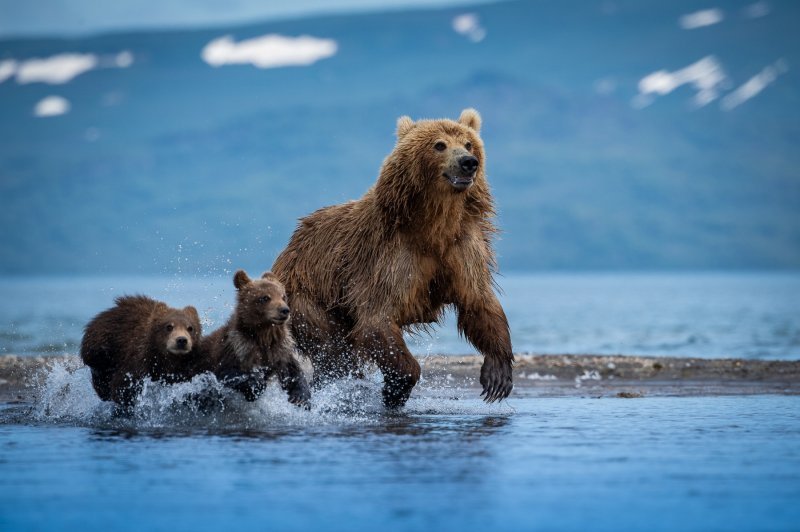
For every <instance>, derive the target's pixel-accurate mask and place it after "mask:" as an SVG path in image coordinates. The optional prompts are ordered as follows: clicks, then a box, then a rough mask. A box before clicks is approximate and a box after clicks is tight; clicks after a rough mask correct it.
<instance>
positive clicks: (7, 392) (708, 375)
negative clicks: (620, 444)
mask: <svg viewBox="0 0 800 532" xmlns="http://www.w3.org/2000/svg"><path fill="white" fill-rule="evenodd" d="M419 360H420V363H421V364H422V368H423V369H422V372H423V379H424V380H423V386H424V385H425V383H426V382H428V383H431V384H432V386H436V385H437V383H440V384H442V385H447V386H453V387H462V388H473V387H474V388H477V387H478V383H477V378H478V375H479V371H480V365H481V361H482V358H481V357H479V356H474V355H465V356H443V355H428V356H422V357H419ZM516 360H517V362H516V364H515V367H514V385H515V391H514V395H518V396H521V397H524V396H531V395H533V396H569V395H577V396H585V395H591V396H601V397H604V396H612V397H625V398H628V397H631V398H635V397H643V396H654V395H678V396H702V395H732V394H792V395H795V394H798V395H800V361H776V360H743V359H702V358H677V357H640V356H596V355H531V354H518V355H516ZM55 363H62V364H64V365H66V366H67V367H69V368H78V367H80V366H81V362H80V360H79V359H78V357H76V356H16V355H3V356H0V402H2V403H12V402H29V401H32V400H33V399H34V394H35V387H34V386H32V384H33V383H35V382H36V378H37V375H41V374H42V372H46V371H47V369H48V368H49V367H51V366H52V365H53V364H55ZM512 397H513V395H512Z"/></svg>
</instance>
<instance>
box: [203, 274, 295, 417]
mask: <svg viewBox="0 0 800 532" xmlns="http://www.w3.org/2000/svg"><path fill="white" fill-rule="evenodd" d="M234 286H235V287H236V290H237V302H236V308H235V309H234V312H233V315H232V316H231V317H230V319H229V320H228V322H227V323H226V324H225V325H224V326H222V327H220V328H219V329H217V330H216V331H214V332H213V333H211V334H210V335H208V336H207V337H205V338H203V340H202V341H201V347H200V351H201V353H202V358H203V360H204V361H205V364H206V369H208V370H209V371H212V372H213V373H214V374H215V375H216V376H217V378H218V379H219V380H220V381H221V382H223V383H224V384H226V385H227V386H229V387H231V388H234V389H236V390H238V391H240V392H241V393H242V394H244V396H245V398H246V399H247V400H248V401H255V400H256V399H257V398H258V397H259V396H260V395H261V393H262V392H263V391H264V388H265V387H266V384H267V380H268V379H269V378H270V377H271V376H272V375H273V374H274V375H276V376H277V377H278V382H279V383H280V385H281V387H282V388H283V389H284V390H285V391H286V392H287V393H288V394H289V401H290V402H292V403H295V404H299V405H307V404H308V401H309V399H310V396H311V395H310V391H309V387H308V384H307V382H306V379H305V376H304V375H303V372H302V371H301V369H300V366H299V364H298V362H297V359H296V358H295V343H294V339H293V337H292V333H291V330H290V327H289V323H290V321H289V313H288V311H289V308H288V307H287V305H286V292H285V290H284V288H283V285H282V284H281V283H280V281H278V279H277V277H275V276H274V275H273V274H272V273H270V272H266V273H265V274H264V275H263V276H262V277H261V278H260V279H255V280H252V279H250V277H248V275H247V274H246V273H245V272H244V271H242V270H239V271H238V272H236V275H235V276H234Z"/></svg>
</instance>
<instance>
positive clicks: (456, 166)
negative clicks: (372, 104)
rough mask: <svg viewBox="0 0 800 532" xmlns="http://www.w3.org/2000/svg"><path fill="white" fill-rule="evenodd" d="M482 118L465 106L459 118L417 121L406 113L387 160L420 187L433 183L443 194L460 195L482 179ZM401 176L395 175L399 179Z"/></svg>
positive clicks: (399, 121) (400, 120) (388, 166)
mask: <svg viewBox="0 0 800 532" xmlns="http://www.w3.org/2000/svg"><path fill="white" fill-rule="evenodd" d="M480 129H481V117H480V115H479V114H478V111H476V110H475V109H464V111H462V113H461V116H460V117H459V119H458V121H453V120H418V121H417V122H414V121H413V120H411V118H409V117H407V116H403V117H400V119H399V120H398V121H397V146H396V147H395V150H394V152H393V153H392V155H391V156H390V157H389V159H387V163H386V164H387V167H386V168H387V169H388V168H392V165H396V168H394V170H395V171H400V172H402V173H403V174H404V175H403V177H404V178H405V179H406V180H408V179H411V180H414V181H416V183H415V184H416V185H417V186H421V187H426V188H427V187H430V186H434V187H436V188H437V189H438V190H440V191H441V192H443V193H450V194H459V193H463V192H464V191H466V190H468V189H470V188H471V187H473V186H474V185H475V184H476V183H478V182H480V181H483V179H484V177H483V164H484V157H483V142H482V141H481V137H480V135H479V133H480ZM399 177H400V176H396V178H399Z"/></svg>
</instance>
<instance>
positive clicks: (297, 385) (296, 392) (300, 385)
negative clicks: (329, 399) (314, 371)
mask: <svg viewBox="0 0 800 532" xmlns="http://www.w3.org/2000/svg"><path fill="white" fill-rule="evenodd" d="M287 391H288V394H289V402H290V403H292V404H293V405H297V406H300V407H303V408H304V409H306V410H311V404H310V401H311V388H309V386H308V383H307V382H306V379H305V378H304V377H302V376H299V377H295V379H294V380H293V382H291V383H290V384H289V385H288V386H287Z"/></svg>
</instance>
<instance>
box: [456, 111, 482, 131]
mask: <svg viewBox="0 0 800 532" xmlns="http://www.w3.org/2000/svg"><path fill="white" fill-rule="evenodd" d="M458 123H459V124H462V125H465V126H467V127H471V128H472V129H474V130H475V131H476V132H480V130H481V115H480V114H479V113H478V111H476V110H475V109H473V108H472V107H470V108H469V109H464V110H463V111H461V116H460V117H458Z"/></svg>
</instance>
